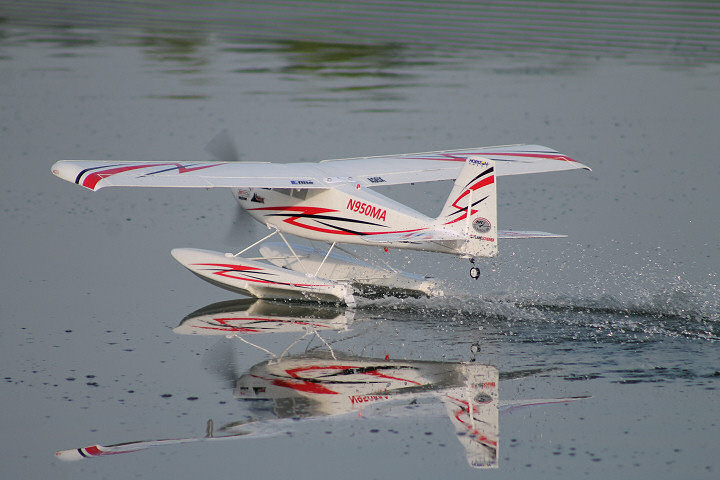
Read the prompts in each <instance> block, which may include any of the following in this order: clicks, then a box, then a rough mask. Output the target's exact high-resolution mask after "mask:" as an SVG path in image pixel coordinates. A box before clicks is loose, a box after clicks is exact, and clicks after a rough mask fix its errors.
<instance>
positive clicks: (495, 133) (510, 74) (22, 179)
mask: <svg viewBox="0 0 720 480" xmlns="http://www.w3.org/2000/svg"><path fill="white" fill-rule="evenodd" d="M153 5H154V4H143V3H139V2H130V3H125V2H113V3H112V4H108V5H106V6H103V7H102V8H99V7H98V8H94V7H92V8H91V7H90V6H88V4H85V3H83V2H74V3H67V2H57V3H56V2H22V4H17V5H16V4H10V5H3V6H2V7H0V16H2V18H3V21H2V23H0V79H1V80H2V81H1V83H0V85H1V86H0V97H1V100H0V120H1V122H0V139H1V140H0V145H2V146H3V154H2V156H1V157H0V158H1V159H2V160H1V161H2V168H3V175H2V176H0V186H1V187H2V188H0V215H1V217H0V218H1V220H0V225H1V226H2V228H1V229H0V240H1V241H2V245H3V247H4V248H3V254H2V255H0V268H2V271H3V272H4V273H5V275H4V278H5V281H4V282H3V284H2V294H1V295H0V318H2V325H3V329H2V333H0V359H1V360H2V365H3V367H2V374H1V375H0V378H1V379H2V384H1V385H2V386H1V387H0V399H1V400H2V405H3V408H4V412H3V415H2V416H1V417H0V431H2V432H3V436H2V440H0V445H2V448H1V449H0V451H2V454H1V455H2V456H1V457H0V459H1V461H0V473H2V476H3V477H8V478H20V477H48V476H50V475H52V476H54V477H59V478H128V477H141V478H142V477H150V478H157V477H169V476H174V477H177V478H189V477H191V476H197V475H207V473H208V471H211V472H213V473H215V472H217V473H218V474H220V475H227V474H236V473H237V472H242V474H243V475H248V476H250V475H252V476H260V477H278V476H281V475H285V474H286V473H287V471H292V472H293V475H295V476H297V477H299V478H306V477H308V478H309V477H311V476H312V477H317V476H318V475H343V476H344V477H349V478H360V477H361V476H362V478H368V477H373V478H384V477H390V476H402V477H405V476H409V475H415V476H418V475H422V476H426V477H449V476H454V477H457V478H475V477H476V476H478V475H485V474H491V475H496V476H501V477H508V478H517V477H518V476H521V475H527V476H529V475H532V476H534V477H540V478H556V477H558V476H566V477H578V476H586V477H590V478H599V477H606V476H607V475H608V473H610V474H612V473H613V472H615V473H617V474H619V475H622V476H623V477H624V478H647V477H648V476H651V475H652V476H654V477H657V478H677V477H680V476H684V477H688V478H714V477H715V476H717V472H718V469H719V468H720V465H718V462H717V459H716V455H715V448H714V446H715V445H716V444H717V440H718V434H717V427H718V422H719V421H720V410H719V409H718V406H717V404H718V402H717V391H716V388H717V382H718V370H720V368H718V364H719V363H720V362H719V361H718V360H720V358H719V357H720V354H719V352H718V347H717V345H718V343H717V340H718V336H719V335H720V330H719V328H720V327H718V322H719V321H720V304H719V300H718V299H719V298H720V295H719V294H720V291H719V287H718V277H717V274H718V271H720V252H719V250H720V242H719V241H718V239H719V238H720V223H719V222H718V219H717V213H716V205H717V204H718V201H719V200H720V197H719V196H718V193H717V192H718V188H717V186H718V179H720V167H719V166H718V163H717V162H716V161H715V157H716V153H715V152H717V151H719V147H720V140H718V136H717V120H716V118H717V112H718V111H720V100H718V99H720V95H718V77H719V74H720V67H719V65H720V64H719V63H718V59H719V58H720V55H719V54H718V50H719V48H718V45H720V39H718V36H717V33H716V29H715V28H713V27H712V25H713V22H714V21H715V20H714V19H716V17H717V16H718V15H720V13H719V12H718V9H717V7H716V6H715V4H714V3H713V2H692V3H689V2H642V3H640V4H637V6H636V8H634V9H629V7H623V6H618V5H615V4H605V3H600V4H598V3H596V2H593V3H592V4H590V3H589V4H587V5H586V4H582V3H571V4H566V3H561V2H528V3H525V2H495V3H492V4H490V5H489V6H488V7H487V8H486V9H482V8H480V7H474V6H472V5H469V4H458V5H455V8H448V9H447V10H446V11H439V10H438V8H433V5H430V4H426V3H414V4H413V8H411V9H410V8H405V5H404V4H401V3H395V4H388V5H386V4H384V3H383V4H382V5H381V4H378V3H373V2H348V3H345V4H343V5H342V8H339V7H338V8H333V7H331V6H328V5H329V4H325V3H323V2H313V3H312V4H311V5H310V7H309V9H308V10H302V9H291V8H289V7H288V5H287V4H284V3H281V2H278V3H272V4H263V5H262V6H258V5H253V4H243V8H242V9H240V8H232V7H229V6H227V5H226V4H225V3H224V2H219V3H213V4H208V6H202V7H199V6H196V5H194V4H185V3H182V2H168V3H167V4H166V5H164V8H163V9H162V10H161V9H159V7H155V6H153ZM384 9H389V10H384ZM358 10H360V11H363V12H365V15H362V16H360V17H358V16H357V11H358ZM198 19H202V21H199V20H198ZM490 19H492V21H490ZM583 19H585V20H584V21H583ZM590 19H592V21H591V20H590ZM395 20H397V21H395ZM473 20H474V21H473ZM278 22H279V24H280V26H279V27H278V26H277V25H278ZM468 23H470V25H468ZM478 25H480V26H481V27H482V28H477V26H478ZM370 27H372V28H370ZM222 130H228V131H229V132H230V133H231V134H233V135H234V136H235V138H236V140H237V142H238V147H239V150H240V152H241V154H242V158H243V159H244V160H268V161H298V160H307V161H315V160H321V159H325V158H338V157H352V156H360V155H373V154H385V153H398V152H411V151H423V150H431V149H445V148H461V147H467V146H478V145H494V144H507V143H520V142H523V143H525V142H527V143H539V144H545V145H548V146H551V147H554V148H557V149H558V150H560V151H562V152H563V153H566V154H568V155H570V156H571V157H573V158H577V159H578V160H580V161H582V162H583V163H585V164H587V165H589V166H591V167H592V168H593V172H592V173H588V172H570V173H562V174H543V175H528V176H522V177H518V178H507V177H503V178H502V179H500V180H501V182H500V184H499V185H498V189H499V190H498V192H499V201H498V208H499V215H500V222H501V223H502V228H508V229H512V228H514V229H537V230H546V231H551V232H558V233H567V234H568V235H569V236H568V238H567V239H554V240H538V241H527V242H521V241H518V242H504V243H503V244H501V245H500V256H499V257H497V258H496V259H493V260H489V261H487V262H483V263H482V264H481V265H480V267H481V270H482V275H481V279H480V280H479V281H478V282H473V281H471V280H470V279H469V276H468V270H469V265H467V262H466V261H461V260H457V259H453V258H450V257H440V256H436V255H426V254H422V253H417V252H409V253H406V252H393V251H391V252H390V253H389V254H387V255H386V258H388V259H389V261H391V262H393V263H394V264H395V265H397V266H399V267H401V268H404V269H407V270H410V271H414V272H418V273H427V272H432V273H433V274H434V275H435V276H436V277H439V278H442V279H443V281H444V282H445V283H446V285H447V288H445V290H446V291H447V292H450V294H449V295H448V297H447V298H444V299H440V300H437V299H435V300H422V299H419V300H418V299H416V300H412V299H405V300H403V299H386V300H381V301H376V302H369V301H363V302H361V303H360V305H359V307H358V309H357V310H356V311H355V312H352V314H349V313H348V312H345V311H344V310H342V309H341V310H340V311H334V310H333V311H332V312H331V313H332V314H337V315H339V316H341V317H344V316H346V315H347V316H349V317H351V321H350V322H349V323H348V325H347V330H340V331H337V332H329V333H327V334H323V335H322V338H323V339H325V340H326V341H328V342H329V343H330V344H331V345H332V347H333V349H334V350H336V351H337V352H338V353H342V354H344V355H353V356H361V357H364V358H370V359H384V358H385V357H386V356H388V357H389V358H390V359H403V360H415V361H443V362H453V363H458V362H467V361H470V360H473V359H474V360H475V362H476V363H478V364H488V365H494V366H496V367H497V368H498V370H499V372H500V390H499V394H500V400H501V401H503V400H517V399H534V398H557V397H572V396H584V395H591V398H587V399H584V400H581V401H577V402H573V403H570V404H567V405H548V406H538V407H532V408H527V409H521V410H517V411H513V412H511V413H507V414H501V415H500V419H499V422H500V423H499V435H500V447H499V454H498V469H497V471H495V472H492V473H490V472H481V471H478V470H475V469H472V468H470V467H469V466H468V463H467V460H466V455H465V453H464V449H463V447H462V446H461V444H460V442H458V439H457V438H455V437H456V436H455V433H454V429H453V426H452V424H451V422H450V420H449V419H448V417H447V414H446V413H445V411H444V409H443V408H442V406H440V407H439V409H438V408H434V407H433V406H432V405H428V406H427V407H426V406H424V405H422V408H418V409H417V410H413V411H412V413H411V414H410V415H397V414H388V415H369V414H368V415H365V416H364V417H363V418H358V417H356V416H355V415H350V416H349V417H348V418H342V419H341V418H337V419H326V420H321V421H319V422H294V423H293V424H292V432H293V434H292V436H289V435H287V434H285V433H284V432H283V434H281V435H279V436H278V435H275V436H271V437H268V438H257V439H251V438H247V439H242V440H238V441H235V440H229V441H226V442H217V443H196V444H192V445H175V446H172V445H170V446H165V447H158V448H155V449H152V450H148V451H143V452H137V453H135V454H127V455H119V456H117V457H113V458H101V459H91V460H87V461H84V462H79V463H73V464H66V463H63V462H60V461H58V460H56V459H55V458H54V456H53V453H54V452H55V451H56V450H58V449H66V448H74V447H81V446H86V445H92V444H95V443H99V444H105V445H107V444H113V443H118V442H126V441H135V440H139V439H160V438H177V437H197V436H202V435H203V434H204V433H205V426H206V422H207V420H208V419H213V422H214V424H215V425H216V426H221V425H225V424H228V423H231V422H236V421H240V420H242V419H243V418H244V417H243V415H244V414H245V413H246V411H245V407H244V406H243V404H242V402H239V401H238V400H236V399H234V397H233V390H232V386H230V385H229V384H228V379H227V378H225V377H223V375H222V374H221V373H218V369H217V368H215V367H212V365H211V364H212V362H211V361H210V360H212V359H213V358H215V357H214V356H213V355H214V352H217V350H218V349H219V348H221V346H222V345H225V344H227V345H226V346H228V345H229V347H230V349H231V350H232V352H233V355H234V358H235V362H234V364H233V365H234V367H233V369H232V371H233V372H235V373H237V374H242V373H244V372H246V371H247V370H248V369H250V368H251V367H252V366H253V365H257V364H259V363H261V362H263V361H266V360H267V359H268V356H267V354H266V353H265V352H263V351H262V350H259V349H257V348H253V347H251V346H249V345H248V344H246V343H243V342H242V341H240V340H238V339H233V340H232V341H230V340H227V339H225V340H223V339H220V340H219V339H218V338H217V337H207V336H185V335H179V334H176V333H173V328H175V327H176V326H177V325H178V324H179V323H180V321H181V320H182V319H183V318H184V317H185V316H187V315H188V314H189V313H191V312H193V311H195V310H197V309H198V308H201V307H203V306H205V305H209V304H212V303H214V302H217V301H221V300H228V299H231V298H233V297H232V295H231V294H228V293H227V292H224V291H222V290H220V289H217V288H215V287H212V286H210V285H206V284H205V283H203V282H201V281H199V280H198V279H196V278H195V277H193V276H192V275H190V274H189V273H187V272H186V271H185V270H184V269H183V268H182V267H181V266H180V265H178V264H177V263H176V262H175V261H174V260H173V259H172V257H171V256H170V255H169V250H170V249H171V248H173V247H198V248H208V249H214V250H237V249H239V248H242V247H243V246H245V245H247V244H249V243H251V242H252V241H254V240H256V239H258V238H260V236H261V235H263V232H264V230H265V229H264V227H262V226H260V225H257V224H253V223H251V221H250V219H249V218H247V217H244V216H242V215H238V213H237V212H236V210H235V205H234V204H233V202H232V199H231V198H230V195H229V194H228V193H227V192H223V191H181V190H177V191H169V190H113V189H107V190H103V191H101V192H98V193H92V192H86V191H83V190H81V189H80V188H78V187H77V186H74V185H71V184H67V183H65V182H61V181H59V180H58V179H57V178H55V177H53V176H52V174H51V173H50V170H49V169H50V165H51V164H52V163H53V162H54V161H55V160H57V159H60V158H102V159H130V160H146V159H147V160H157V159H184V160H191V159H207V158H208V155H207V153H205V152H204V151H203V148H204V145H205V144H206V143H207V141H208V140H209V139H210V138H212V137H213V136H214V135H215V134H217V133H218V132H220V131H222ZM449 188H450V185H449V184H446V183H443V184H439V185H430V184H424V185H421V184H418V185H415V186H405V187H392V188H386V190H384V191H383V193H387V194H388V195H391V196H393V197H394V198H397V199H399V200H401V201H404V202H407V203H410V204H412V205H413V206H415V207H416V208H418V209H420V210H422V211H423V212H426V213H428V214H431V215H432V214H436V213H437V211H438V210H439V209H440V207H441V205H442V203H443V201H444V200H445V196H446V195H447V192H448V191H449ZM296 307H297V306H294V307H293V308H296ZM313 308H315V307H313ZM324 314H325V313H323V315H324ZM316 315H319V316H322V315H321V314H320V313H316ZM298 336H299V335H298V334H297V332H296V333H277V334H268V335H262V336H257V337H252V341H253V342H254V343H256V344H257V345H259V346H262V347H263V348H265V349H267V350H270V351H273V352H280V351H282V350H283V349H284V348H285V347H286V346H288V345H289V344H291V343H292V342H293V341H295V340H296V339H297V337H298ZM308 342H311V343H309V344H308ZM473 345H475V346H476V347H479V352H477V353H473V351H472V348H471V347H472V346H473ZM222 348H225V347H222ZM326 348H327V347H326V346H325V344H324V343H323V342H322V341H320V340H319V339H318V338H315V337H313V338H312V339H311V338H306V339H304V340H303V341H301V342H299V343H298V344H296V345H295V346H294V347H293V348H292V349H291V351H292V353H293V354H295V355H299V354H302V353H303V352H304V351H305V350H306V349H319V350H322V349H326ZM435 407H437V405H436V406H435ZM267 428H269V429H271V430H272V429H273V428H275V427H273V426H272V424H271V425H270V426H268V427H267ZM283 428H285V427H283ZM288 428H289V427H288ZM327 432H330V433H327ZM369 459H372V460H369Z"/></svg>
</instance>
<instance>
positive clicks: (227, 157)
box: [205, 130, 240, 162]
mask: <svg viewBox="0 0 720 480" xmlns="http://www.w3.org/2000/svg"><path fill="white" fill-rule="evenodd" d="M205 151H206V152H208V153H209V154H210V155H212V156H213V157H215V158H216V159H218V160H220V161H221V162H238V161H240V154H238V151H237V148H236V147H235V141H234V140H233V138H232V135H230V133H229V132H228V131H227V130H223V131H222V132H220V133H218V134H217V135H215V136H214V137H213V138H212V139H210V141H209V142H208V143H207V145H205Z"/></svg>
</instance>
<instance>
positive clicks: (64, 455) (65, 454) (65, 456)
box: [55, 449, 85, 462]
mask: <svg viewBox="0 0 720 480" xmlns="http://www.w3.org/2000/svg"><path fill="white" fill-rule="evenodd" d="M55 458H57V459H58V460H62V461H63V462H77V461H78V460H82V459H83V458H85V457H83V456H82V455H81V454H80V452H79V451H78V449H73V450H58V451H57V452H55Z"/></svg>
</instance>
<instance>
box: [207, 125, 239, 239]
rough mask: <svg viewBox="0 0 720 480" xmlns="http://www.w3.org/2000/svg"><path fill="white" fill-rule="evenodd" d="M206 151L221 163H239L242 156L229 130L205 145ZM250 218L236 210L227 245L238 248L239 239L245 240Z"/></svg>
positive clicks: (227, 236)
mask: <svg viewBox="0 0 720 480" xmlns="http://www.w3.org/2000/svg"><path fill="white" fill-rule="evenodd" d="M205 151H206V152H207V153H209V154H210V155H212V156H213V157H214V158H216V159H217V160H220V161H221V162H239V161H240V154H239V153H238V150H237V147H236V146H235V140H233V137H232V135H230V133H229V132H228V131H227V130H223V131H222V132H220V133H218V134H217V135H215V136H214V137H213V138H212V139H210V141H209V142H208V143H207V145H205ZM248 220H249V216H248V215H247V213H246V212H245V210H243V209H242V208H240V207H238V208H236V210H235V216H234V218H233V222H232V224H231V226H230V230H229V231H228V233H227V234H226V235H225V241H224V242H223V243H224V244H225V245H229V246H237V243H238V242H237V239H239V238H244V236H245V235H246V234H247V230H248V224H249V223H250V222H248Z"/></svg>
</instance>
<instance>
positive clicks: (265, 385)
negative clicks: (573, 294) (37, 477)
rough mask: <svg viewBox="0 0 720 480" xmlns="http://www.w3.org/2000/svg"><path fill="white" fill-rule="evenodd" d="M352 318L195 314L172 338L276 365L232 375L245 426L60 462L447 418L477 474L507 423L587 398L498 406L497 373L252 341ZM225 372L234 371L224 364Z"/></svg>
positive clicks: (277, 307) (494, 452) (101, 449)
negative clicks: (351, 424)
mask: <svg viewBox="0 0 720 480" xmlns="http://www.w3.org/2000/svg"><path fill="white" fill-rule="evenodd" d="M354 315H355V314H354V313H353V312H351V311H348V310H344V309H339V308H332V307H320V308H316V307H314V306H312V307H308V306H306V305H305V306H303V305H298V304H296V303H292V304H287V303H274V302H267V301H263V300H250V301H234V302H222V303H219V304H214V305H210V306H208V307H205V308H203V309H200V310H198V311H196V312H193V313H192V314H190V315H188V316H187V317H186V318H185V319H183V321H182V322H181V323H180V325H179V326H178V327H176V328H175V329H174V331H175V332H176V333H179V334H196V335H197V334H199V335H219V334H221V335H226V336H232V337H235V338H238V339H240V340H242V341H244V342H245V343H247V344H249V345H252V346H254V347H256V348H259V349H261V350H263V351H264V352H266V353H268V354H270V355H271V356H272V357H273V358H271V359H269V360H266V361H263V362H260V363H258V364H256V365H253V366H252V367H250V368H249V369H248V370H247V371H245V372H244V373H241V372H232V377H231V379H232V382H233V385H234V391H233V395H234V397H235V398H237V399H238V400H240V401H242V402H243V404H244V405H245V406H246V407H247V410H248V412H249V415H248V417H247V419H243V420H241V421H237V422H232V423H229V424H227V425H224V426H222V427H221V428H219V429H218V433H219V434H217V435H216V432H215V430H214V426H213V422H212V420H211V421H209V422H208V425H207V431H206V434H205V436H203V437H191V438H176V439H162V440H150V441H138V442H129V443H122V444H115V445H93V446H89V447H84V448H77V449H70V450H62V451H58V452H56V454H55V455H56V456H57V457H58V458H59V459H61V460H80V459H83V458H91V457H100V456H105V455H116V454H120V453H129V452H134V451H138V450H143V449H147V448H151V447H157V446H163V445H172V444H182V443H191V442H204V441H220V440H229V439H238V438H258V437H269V436H275V435H284V434H286V432H287V431H289V430H293V429H298V428H302V426H303V425H304V424H305V423H306V422H309V421H312V420H319V419H328V418H333V419H335V418H337V419H341V418H347V419H348V420H350V419H353V418H354V419H357V418H359V417H377V418H387V419H389V420H392V419H399V418H402V417H408V416H413V418H418V417H420V416H423V415H438V414H439V415H442V414H443V413H442V411H443V410H444V412H445V414H446V415H447V417H448V418H449V420H450V422H451V424H452V425H453V427H454V430H455V433H456V435H457V438H458V440H459V442H460V444H461V445H462V446H463V448H464V449H465V452H466V457H467V460H468V464H469V465H470V466H471V467H474V468H496V467H497V466H498V448H499V422H498V416H499V413H502V412H506V411H509V410H512V409H515V408H518V407H523V406H531V405H539V404H548V403H567V402H570V401H574V400H578V399H580V398H585V397H571V398H556V399H534V400H515V401H510V402H500V400H499V398H498V387H499V380H500V374H499V372H498V370H497V368H495V367H494V366H491V365H482V364H479V363H475V362H444V361H443V362H437V361H424V360H395V359H390V358H388V357H386V358H366V357H362V356H354V355H349V354H346V353H339V352H335V351H334V350H333V348H332V347H331V345H330V344H329V343H328V342H325V340H323V342H324V343H325V347H326V350H323V351H317V352H311V353H304V354H300V355H298V354H290V353H289V350H290V348H291V347H292V345H295V344H296V343H297V341H296V342H293V344H291V346H290V347H288V348H286V349H285V350H284V351H283V352H282V353H281V354H280V355H276V354H274V353H272V352H270V351H269V350H267V349H265V348H264V347H261V346H259V345H256V344H254V343H252V342H250V341H248V340H247V339H245V338H244V336H246V335H252V334H257V333H270V332H302V333H303V336H302V337H301V338H305V337H306V336H307V335H311V334H312V335H317V336H318V337H319V332H320V331H329V330H345V331H346V330H348V327H349V324H350V322H352V320H353V317H354ZM319 338H321V339H322V337H319ZM223 363H224V364H225V365H227V364H231V363H233V362H232V361H230V360H228V359H226V361H224V362H223ZM226 373H227V372H226ZM533 373H535V372H532V371H528V372H527V373H519V374H514V375H504V376H503V378H518V377H520V376H526V375H531V374H533ZM443 406H444V409H443ZM298 420H301V421H298Z"/></svg>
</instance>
